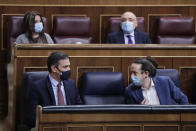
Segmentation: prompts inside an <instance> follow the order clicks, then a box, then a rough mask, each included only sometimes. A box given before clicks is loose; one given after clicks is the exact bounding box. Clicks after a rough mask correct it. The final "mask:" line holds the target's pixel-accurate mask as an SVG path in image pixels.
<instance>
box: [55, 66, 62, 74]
mask: <svg viewBox="0 0 196 131" xmlns="http://www.w3.org/2000/svg"><path fill="white" fill-rule="evenodd" d="M54 66H55V67H56V69H57V70H58V71H60V70H59V68H58V66H57V65H56V64H54ZM60 72H61V71H60ZM61 75H62V72H61Z"/></svg>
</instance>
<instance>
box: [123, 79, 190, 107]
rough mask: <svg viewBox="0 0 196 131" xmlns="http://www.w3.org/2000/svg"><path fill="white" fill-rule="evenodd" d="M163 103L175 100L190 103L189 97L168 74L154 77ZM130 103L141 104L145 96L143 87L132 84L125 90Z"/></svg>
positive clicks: (167, 103) (168, 103) (170, 102)
mask: <svg viewBox="0 0 196 131" xmlns="http://www.w3.org/2000/svg"><path fill="white" fill-rule="evenodd" d="M152 80H153V82H154V85H155V89H156V91H157V95H158V98H159V101H160V104H161V105H172V104H173V100H174V101H175V102H176V103H178V104H188V99H187V96H186V95H185V94H183V93H182V92H181V90H180V89H179V88H178V87H176V86H175V85H174V83H173V82H172V80H171V79H170V78H169V77H168V76H155V77H153V78H152ZM125 97H126V101H127V103H128V104H140V103H141V102H142V101H143V99H144V96H143V94H142V89H141V87H136V86H134V85H133V84H130V85H129V86H128V87H127V88H126V91H125Z"/></svg>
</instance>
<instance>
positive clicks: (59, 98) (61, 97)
mask: <svg viewBox="0 0 196 131" xmlns="http://www.w3.org/2000/svg"><path fill="white" fill-rule="evenodd" d="M57 87H58V105H59V106H63V105H65V102H64V98H63V93H62V90H61V83H58V85H57Z"/></svg>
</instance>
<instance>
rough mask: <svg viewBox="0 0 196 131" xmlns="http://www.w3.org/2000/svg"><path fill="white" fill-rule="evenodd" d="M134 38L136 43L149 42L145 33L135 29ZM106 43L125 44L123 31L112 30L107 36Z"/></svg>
mask: <svg viewBox="0 0 196 131" xmlns="http://www.w3.org/2000/svg"><path fill="white" fill-rule="evenodd" d="M134 38H135V43H136V44H151V43H152V42H151V40H150V37H149V35H148V34H147V33H145V32H142V31H138V30H135V31H134ZM107 43H108V44H125V40H124V33H123V31H121V30H120V31H118V32H112V33H110V34H109V35H108V37H107Z"/></svg>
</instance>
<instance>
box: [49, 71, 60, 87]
mask: <svg viewBox="0 0 196 131" xmlns="http://www.w3.org/2000/svg"><path fill="white" fill-rule="evenodd" d="M49 79H50V81H51V84H52V85H53V86H55V87H56V86H57V85H58V83H59V82H58V81H57V80H55V79H54V78H53V77H52V76H51V75H50V74H49ZM61 85H62V82H61Z"/></svg>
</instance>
